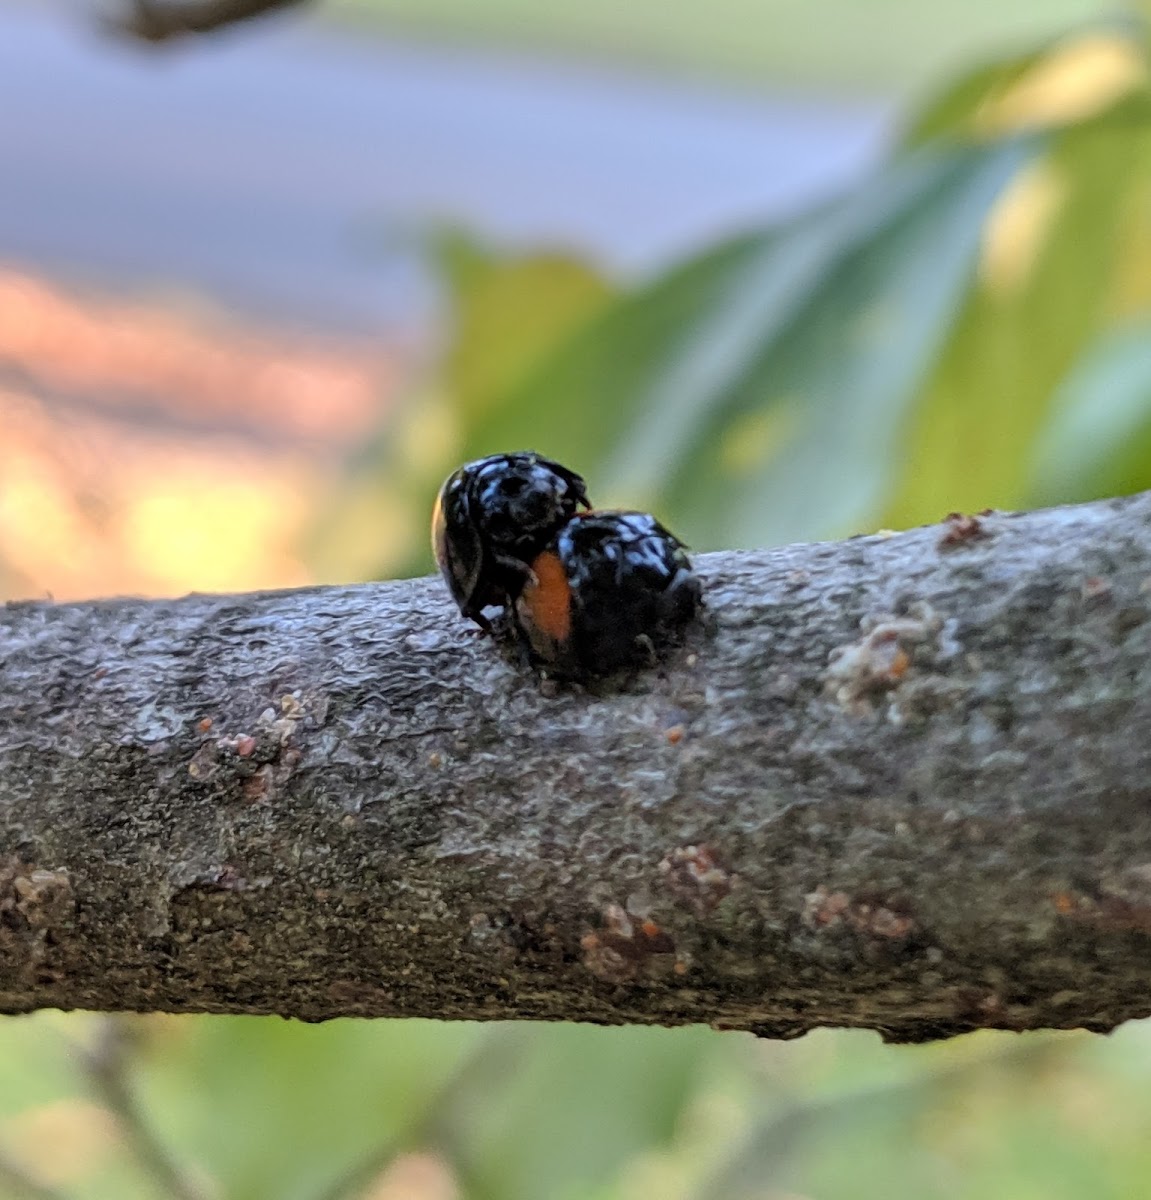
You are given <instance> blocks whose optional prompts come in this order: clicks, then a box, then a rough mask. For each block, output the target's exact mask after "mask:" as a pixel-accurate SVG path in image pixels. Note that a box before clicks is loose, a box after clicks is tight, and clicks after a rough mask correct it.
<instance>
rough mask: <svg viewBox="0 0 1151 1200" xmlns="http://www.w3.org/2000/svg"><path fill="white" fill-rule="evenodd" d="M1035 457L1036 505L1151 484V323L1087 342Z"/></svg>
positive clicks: (1033, 489) (1134, 489)
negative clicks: (1087, 344)
mask: <svg viewBox="0 0 1151 1200" xmlns="http://www.w3.org/2000/svg"><path fill="white" fill-rule="evenodd" d="M1053 410H1054V411H1053V416H1052V422H1051V425H1050V426H1049V427H1048V429H1047V430H1046V431H1045V433H1044V435H1043V437H1042V438H1041V440H1040V442H1039V445H1038V447H1037V449H1036V454H1035V473H1034V478H1033V482H1032V485H1031V488H1030V490H1029V497H1030V499H1031V501H1032V502H1033V503H1035V504H1056V503H1063V502H1067V501H1075V500H1091V499H1095V498H1096V497H1099V496H1114V495H1120V494H1123V493H1127V492H1137V491H1141V490H1142V489H1144V488H1149V487H1151V320H1145V321H1142V322H1140V323H1139V324H1136V325H1130V326H1127V327H1126V328H1124V329H1122V330H1119V331H1116V332H1113V333H1108V334H1105V335H1104V336H1103V337H1101V338H1100V339H1099V340H1098V341H1097V342H1095V343H1094V344H1093V345H1091V346H1090V347H1088V349H1087V351H1086V353H1085V354H1084V356H1083V358H1082V359H1081V361H1080V362H1079V363H1078V364H1077V365H1076V367H1075V368H1074V370H1072V372H1071V374H1070V376H1069V377H1068V378H1067V380H1066V381H1065V382H1064V384H1063V386H1062V387H1061V388H1060V389H1059V391H1058V393H1057V394H1056V397H1055V401H1054V404H1053Z"/></svg>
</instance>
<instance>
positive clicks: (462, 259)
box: [435, 230, 611, 437]
mask: <svg viewBox="0 0 1151 1200" xmlns="http://www.w3.org/2000/svg"><path fill="white" fill-rule="evenodd" d="M435 248H436V250H437V255H436V257H437V260H438V262H439V266H440V270H441V274H442V276H443V277H444V278H445V280H446V282H447V283H448V285H449V286H448V291H449V307H450V309H451V316H450V321H451V324H452V326H453V329H452V336H451V343H450V348H449V350H448V353H447V356H446V359H445V362H444V377H445V383H446V385H447V390H448V394H449V396H450V397H451V400H452V402H453V404H454V407H455V409H456V416H457V417H458V418H459V419H460V420H461V421H462V422H463V424H464V435H465V437H466V436H468V433H469V431H470V426H471V425H472V423H473V422H475V421H476V420H479V419H482V418H483V417H484V415H485V414H486V413H487V412H488V411H489V409H490V408H491V406H492V405H493V404H496V403H498V402H499V399H500V397H501V396H502V395H504V394H506V393H507V392H508V391H509V390H510V389H512V388H514V387H515V386H516V385H517V384H519V382H520V381H521V380H522V379H523V377H524V376H525V374H526V373H527V372H528V371H529V370H530V369H531V368H532V367H534V366H535V365H536V364H537V363H538V362H539V360H540V359H541V357H543V356H544V355H545V354H546V353H548V352H549V351H550V350H552V348H553V347H554V346H555V345H556V344H557V343H558V342H559V341H560V340H561V339H562V338H563V337H564V336H565V335H567V334H568V333H569V332H570V331H571V330H572V329H574V328H576V327H577V326H579V325H581V324H583V322H584V321H586V320H587V318H588V317H589V316H590V315H591V314H592V313H594V312H595V311H597V310H598V309H600V308H602V307H603V306H604V304H605V303H606V301H607V300H608V298H609V297H610V295H611V289H610V287H609V286H608V284H607V282H606V281H605V280H604V279H603V277H602V276H600V275H599V274H598V273H597V272H596V271H594V270H593V269H592V268H591V266H589V265H588V263H586V262H584V261H583V260H581V259H578V258H574V257H572V256H570V255H564V254H557V253H542V252H540V253H532V254H516V255H500V254H497V253H495V252H492V251H490V250H488V249H486V248H485V247H483V246H481V245H480V244H479V243H477V242H475V241H473V240H471V239H469V238H468V237H466V235H464V234H463V233H462V232H460V231H458V230H457V231H453V232H451V233H449V234H444V235H441V236H440V237H439V238H438V239H437V241H436V243H435Z"/></svg>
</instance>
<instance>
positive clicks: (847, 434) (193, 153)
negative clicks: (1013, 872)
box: [0, 0, 1151, 1200]
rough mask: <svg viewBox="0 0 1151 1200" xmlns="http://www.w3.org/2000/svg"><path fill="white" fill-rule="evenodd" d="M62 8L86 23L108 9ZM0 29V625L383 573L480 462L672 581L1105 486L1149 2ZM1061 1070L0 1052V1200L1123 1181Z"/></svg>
mask: <svg viewBox="0 0 1151 1200" xmlns="http://www.w3.org/2000/svg"><path fill="white" fill-rule="evenodd" d="M109 3H110V4H113V5H114V4H115V0H109ZM116 15H117V12H116V10H115V8H114V7H113V8H111V9H107V8H106V9H104V10H102V11H97V10H95V9H93V8H89V7H85V6H83V5H80V4H75V3H74V4H71V5H65V4H64V3H63V0H57V2H55V3H51V4H49V3H47V2H46V0H45V2H42V3H38V4H27V3H26V4H20V3H13V2H12V0H0V596H3V597H6V598H16V597H43V596H52V597H55V598H57V599H60V600H65V599H74V598H83V597H90V596H98V595H110V594H117V593H127V592H131V593H141V594H148V595H170V594H178V593H182V592H186V591H190V590H230V589H236V590H239V589H250V588H262V587H279V586H288V585H293V584H300V583H305V582H309V581H321V582H324V581H331V582H338V581H347V580H354V579H365V578H374V577H385V576H391V575H400V574H406V573H417V572H424V571H427V570H428V569H430V562H429V559H428V555H427V550H426V524H427V513H428V509H429V506H430V499H431V497H432V495H433V494H434V491H435V488H436V487H437V485H438V483H439V481H440V479H441V478H442V477H443V475H444V474H446V472H447V471H448V470H449V469H451V468H452V467H453V466H454V465H455V464H457V463H458V462H459V461H461V460H463V459H464V458H466V457H469V456H473V455H475V454H479V453H485V452H488V451H491V450H495V449H510V448H518V447H521V446H533V447H535V448H538V449H540V450H542V451H545V452H549V453H552V454H554V455H556V456H557V457H559V458H562V459H563V460H564V461H566V462H569V463H570V464H571V465H573V466H574V467H576V468H577V469H579V470H581V471H582V472H584V473H585V474H586V475H587V476H588V477H589V479H590V481H591V484H592V487H593V490H594V492H595V494H596V495H597V496H600V497H605V498H606V499H607V500H608V501H609V502H619V503H622V504H627V505H632V506H642V507H647V508H652V509H653V510H654V511H656V512H657V513H658V514H660V515H661V516H662V517H664V518H666V519H667V521H668V523H669V524H671V526H672V527H673V528H674V529H676V530H677V532H681V533H682V534H683V535H684V536H685V537H686V538H687V539H688V540H689V541H690V542H691V544H692V545H693V546H695V547H696V548H697V549H711V548H720V547H725V546H728V547H730V546H761V545H771V544H774V543H779V542H783V541H788V540H793V539H806V538H820V537H834V536H842V535H845V534H850V533H853V532H858V531H869V530H874V529H877V528H882V527H892V528H898V527H903V526H907V525H911V524H915V523H920V522H926V521H934V520H938V519H939V518H941V517H942V516H943V515H944V514H945V513H947V512H949V511H952V510H978V509H982V508H984V507H1004V508H1006V507H1022V506H1032V505H1038V504H1047V503H1055V502H1061V501H1071V500H1079V499H1086V498H1089V497H1093V496H1098V495H1107V494H1115V493H1118V492H1124V491H1131V490H1136V489H1140V488H1146V487H1151V336H1149V335H1151V82H1149V75H1148V54H1149V50H1151V32H1149V26H1148V20H1149V19H1151V6H1148V7H1144V6H1142V5H1140V4H1136V3H1131V4H1127V5H1126V6H1124V5H1121V4H1120V3H1118V0H1115V2H1104V0H995V2H992V0H931V2H930V3H924V0H867V2H866V3H864V2H862V0H709V3H707V4H697V3H694V2H693V0H631V3H629V4H627V5H621V4H618V3H608V2H607V0H585V2H584V3H581V4H579V5H555V4H540V3H538V2H535V0H332V2H331V3H329V4H328V5H327V6H326V7H316V8H315V9H313V10H306V9H299V10H293V11H292V12H291V13H289V14H284V15H281V16H278V17H276V18H273V19H268V20H265V21H261V22H256V23H253V24H251V25H249V26H245V27H242V28H236V29H232V30H225V31H223V32H221V33H219V34H216V35H213V36H210V37H203V38H195V39H188V40H185V41H182V42H179V43H177V44H173V45H166V46H162V47H146V46H143V45H140V44H133V43H132V42H130V41H129V40H128V39H126V38H123V37H118V36H116V35H114V34H113V33H111V32H109V30H108V27H107V23H106V18H107V17H109V16H112V17H115V16H116ZM1149 1083H1151V1026H1148V1025H1146V1024H1140V1023H1132V1024H1129V1025H1128V1026H1126V1027H1125V1028H1123V1029H1122V1030H1120V1031H1118V1032H1117V1033H1116V1034H1114V1035H1113V1036H1111V1037H1110V1038H1100V1037H1094V1036H1089V1035H1084V1034H1077V1033H1061V1034H1026V1035H1015V1034H1009V1033H991V1032H987V1033H982V1034H975V1035H971V1036H968V1037H965V1038H962V1039H958V1040H956V1041H954V1042H951V1043H948V1044H945V1045H941V1046H936V1047H922V1048H909V1047H887V1046H884V1045H882V1044H881V1043H880V1041H879V1040H878V1038H877V1037H876V1036H875V1035H873V1034H870V1033H866V1032H844V1031H823V1032H819V1033H815V1034H811V1035H808V1036H807V1037H806V1038H803V1039H802V1040H800V1041H798V1042H794V1043H787V1044H783V1043H768V1042H764V1043H758V1042H756V1041H755V1040H754V1039H752V1038H750V1037H748V1036H745V1035H742V1034H735V1033H720V1032H715V1031H712V1030H708V1029H687V1030H648V1029H623V1030H616V1029H611V1030H601V1029H595V1028H586V1027H579V1026H556V1027H550V1026H533V1025H526V1024H525V1025H519V1024H510V1025H504V1026H491V1027H479V1026H471V1025H463V1024H442V1023H435V1022H426V1021H396V1022H382V1021H381V1022H371V1023H367V1022H353V1021H335V1022H331V1023H329V1024H327V1025H324V1026H319V1027H307V1026H302V1025H298V1024H294V1023H288V1022H282V1021H279V1020H275V1019H254V1018H252V1019H244V1018H168V1017H148V1018H131V1017H129V1018H116V1019H107V1018H101V1017H96V1016H92V1015H85V1014H70V1015H64V1014H53V1013H47V1014H38V1015H36V1016H31V1017H12V1018H3V1019H0V1196H4V1197H8V1196H11V1197H17V1198H19V1200H25V1198H27V1197H32V1198H33V1200H37V1198H39V1200H45V1198H56V1200H63V1198H75V1200H107V1198H112V1197H116V1198H120V1197H145V1198H151V1197H155V1198H161V1200H162V1198H165V1197H167V1198H172V1200H224V1198H227V1200H641V1198H642V1200H649V1198H655V1200H729V1198H730V1200H753V1198H758V1200H804V1198H808V1200H840V1198H842V1200H849V1198H850V1200H867V1198H870V1197H875V1198H877V1200H878V1198H880V1197H882V1198H884V1200H891V1198H896V1197H908V1198H914V1200H933V1198H935V1197H939V1198H941V1200H943V1198H945V1200H967V1198H971V1200H975V1198H980V1200H982V1198H984V1197H1004V1198H1009V1200H1031V1198H1036V1200H1038V1198H1040V1197H1042V1198H1044V1200H1050V1198H1062V1197H1066V1198H1069V1200H1070V1198H1073V1197H1074V1198H1081V1197H1091V1198H1096V1197H1099V1198H1112V1197H1113V1198H1115V1200H1126V1198H1142V1197H1146V1196H1148V1195H1151V1087H1149Z"/></svg>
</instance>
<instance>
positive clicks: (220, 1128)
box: [141, 1017, 482, 1200]
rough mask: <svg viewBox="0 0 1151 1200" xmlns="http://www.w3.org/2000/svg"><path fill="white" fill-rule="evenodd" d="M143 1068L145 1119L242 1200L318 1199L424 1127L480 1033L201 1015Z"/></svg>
mask: <svg viewBox="0 0 1151 1200" xmlns="http://www.w3.org/2000/svg"><path fill="white" fill-rule="evenodd" d="M184 1022H185V1023H184V1024H182V1025H180V1026H179V1029H178V1031H176V1030H175V1029H173V1032H174V1034H175V1036H173V1037H172V1039H171V1040H170V1041H169V1043H168V1044H167V1045H166V1046H165V1047H164V1050H165V1052H164V1053H163V1055H161V1056H157V1057H154V1058H152V1059H150V1060H148V1061H147V1062H146V1063H145V1064H144V1068H143V1070H142V1080H141V1082H142V1084H143V1086H144V1087H145V1089H146V1090H145V1096H146V1098H147V1101H148V1103H147V1105H146V1107H147V1111H148V1112H149V1113H151V1114H154V1115H155V1118H156V1120H157V1123H158V1128H159V1130H160V1133H161V1134H162V1136H163V1137H164V1138H165V1139H166V1140H168V1141H170V1142H171V1144H172V1145H173V1146H174V1147H175V1148H176V1149H177V1150H178V1152H179V1154H180V1156H181V1158H183V1159H186V1160H188V1161H191V1162H195V1163H198V1164H201V1165H202V1166H203V1167H204V1168H205V1169H206V1170H207V1171H208V1172H209V1174H210V1175H211V1176H212V1177H214V1178H215V1179H217V1180H218V1181H219V1182H220V1185H221V1192H222V1194H224V1195H227V1196H229V1197H231V1198H232V1200H267V1197H270V1196H274V1197H276V1200H311V1198H312V1197H314V1196H316V1195H318V1194H321V1193H322V1192H323V1191H324V1190H326V1189H328V1188H330V1187H331V1186H332V1184H333V1183H334V1182H335V1181H336V1180H338V1179H340V1178H342V1177H343V1176H344V1175H345V1174H346V1173H347V1171H348V1170H349V1168H350V1167H351V1166H353V1165H354V1164H356V1163H358V1162H360V1161H361V1160H362V1159H363V1158H364V1156H366V1155H368V1154H369V1153H370V1152H371V1151H372V1150H373V1148H376V1147H378V1146H380V1145H382V1144H386V1143H388V1142H391V1141H393V1140H395V1139H399V1138H402V1137H403V1136H404V1134H405V1133H406V1132H407V1131H408V1130H410V1129H412V1128H414V1127H416V1126H417V1125H418V1123H419V1122H420V1120H421V1119H422V1117H423V1115H424V1113H425V1111H426V1110H427V1108H428V1106H429V1105H431V1104H432V1103H434V1102H435V1101H436V1100H437V1097H438V1095H439V1091H440V1088H441V1087H442V1085H443V1084H444V1082H445V1081H446V1080H448V1079H450V1078H451V1077H452V1075H453V1072H454V1070H455V1069H456V1067H457V1064H458V1063H459V1062H460V1060H461V1057H462V1056H463V1055H464V1054H466V1053H468V1052H469V1050H470V1048H471V1046H472V1045H473V1043H476V1042H477V1041H478V1040H479V1038H480V1036H481V1032H482V1030H481V1028H480V1027H478V1026H474V1025H465V1024H460V1023H456V1024H449V1023H445V1022H435V1021H416V1020H410V1021H355V1020H338V1021H329V1022H327V1023H326V1024H323V1025H302V1024H299V1023H298V1022H289V1021H282V1020H279V1019H277V1018H274V1017H201V1018H197V1019H195V1020H194V1021H193V1020H192V1019H190V1018H184Z"/></svg>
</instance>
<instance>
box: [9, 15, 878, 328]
mask: <svg viewBox="0 0 1151 1200" xmlns="http://www.w3.org/2000/svg"><path fill="white" fill-rule="evenodd" d="M890 115H891V109H890V106H889V105H885V104H883V103H881V102H877V101H867V102H858V103H847V102H844V101H842V100H840V101H832V100H822V99H817V98H815V97H808V98H806V99H804V100H798V99H794V98H787V97H783V96H780V97H774V98H773V97H768V96H757V95H751V94H741V93H739V92H736V91H724V90H722V89H719V88H704V87H702V86H691V85H687V84H676V83H674V82H670V81H668V82H661V81H659V80H656V79H654V78H649V77H640V76H636V77H631V76H629V75H627V74H626V73H624V72H622V71H620V70H618V69H617V70H610V71H609V70H607V69H598V68H595V67H593V66H590V65H589V66H583V67H578V66H575V65H566V66H557V65H556V64H554V63H546V64H545V63H541V62H537V61H533V60H531V59H529V58H522V57H513V56H509V55H496V54H494V53H493V52H490V51H487V52H484V51H478V50H477V51H470V52H469V51H464V50H460V49H447V48H436V47H434V46H431V45H427V44H423V45H420V44H415V43H403V42H398V41H385V40H379V41H372V40H369V39H368V38H367V37H366V36H365V35H364V34H362V33H361V34H360V35H359V37H358V39H357V38H355V37H353V36H352V35H351V34H343V35H341V34H338V33H332V32H330V31H327V30H322V29H320V28H318V27H317V26H316V25H315V24H314V23H306V22H305V23H300V22H297V21H296V20H293V19H287V20H283V19H281V20H277V21H273V22H266V23H262V24H258V25H254V26H251V27H249V28H246V29H244V30H240V31H236V32H233V33H230V34H229V35H227V36H224V37H218V38H216V39H204V40H203V41H201V42H199V43H196V44H189V45H187V46H180V47H174V48H171V49H168V50H163V51H161V52H159V53H157V52H156V51H154V50H149V49H147V48H139V47H136V46H130V45H123V44H119V43H116V42H113V41H111V40H110V39H108V38H106V37H98V36H96V35H95V34H94V32H93V30H92V28H91V25H90V23H88V22H86V21H85V20H84V19H83V18H82V17H79V16H78V15H77V14H76V12H75V11H72V12H67V11H64V10H48V9H19V8H15V9H4V8H0V164H3V177H4V180H5V185H4V193H5V194H4V198H3V204H2V207H0V259H6V260H7V261H8V262H9V263H18V264H22V265H25V266H29V267H34V268H39V269H44V270H48V271H50V272H52V273H54V274H57V275H59V276H61V277H64V278H68V277H81V278H87V279H94V280H98V281H100V282H102V283H111V284H114V285H117V286H135V287H138V288H145V289H151V290H153V291H155V290H157V289H160V290H167V291H172V290H175V289H181V290H188V289H193V290H196V291H202V292H203V293H205V294H207V295H209V296H211V297H213V298H215V299H217V300H220V301H222V302H224V303H226V304H230V305H233V306H236V307H238V308H239V309H240V310H241V311H248V312H253V313H257V314H259V315H262V316H267V317H269V318H273V319H277V320H285V321H293V322H299V323H303V324H305V325H308V326H311V327H319V328H327V329H334V330H341V331H356V332H361V333H362V332H366V331H369V330H375V329H379V328H380V326H381V324H388V325H392V326H395V325H400V326H407V325H408V324H409V323H411V322H413V321H415V322H417V323H418V322H419V321H420V320H421V319H423V318H426V313H427V304H428V293H427V289H426V287H421V285H420V275H419V273H418V271H416V270H415V264H414V260H413V252H414V250H415V247H416V240H417V238H418V235H419V234H420V231H421V230H422V229H426V228H427V227H428V226H429V225H430V224H432V223H435V222H446V223H449V224H459V225H461V226H463V227H465V228H467V229H470V230H473V231H476V232H478V233H480V234H482V235H486V236H489V237H492V238H495V239H497V240H499V241H500V242H502V243H504V244H517V245H535V244H539V243H545V244H552V245H560V246H565V247H570V248H573V249H576V250H579V251H582V252H584V253H588V254H592V255H595V256H596V257H599V258H601V259H603V260H604V261H605V262H606V263H608V264H610V265H611V266H613V267H614V268H616V269H617V270H619V269H623V270H642V269H645V268H651V267H653V266H654V265H656V264H659V263H662V262H664V261H666V260H668V259H670V258H672V257H674V256H675V255H677V254H680V253H683V252H685V251H686V250H687V249H688V248H690V247H692V246H694V245H697V244H700V243H702V242H703V241H704V240H706V239H709V238H712V237H714V236H717V235H719V234H721V233H723V232H726V231H728V230H731V229H733V228H739V227H742V226H744V225H746V224H749V223H751V222H757V221H760V220H762V219H763V218H764V217H765V216H776V215H779V214H782V213H784V212H789V211H794V210H795V209H796V208H797V207H799V206H801V205H803V204H806V203H810V202H811V201H812V199H814V198H816V197H819V196H823V195H826V194H827V193H828V192H829V191H831V190H833V189H835V188H836V187H837V186H842V185H843V184H844V183H845V182H846V181H848V180H849V179H851V178H852V177H854V176H856V175H857V174H858V173H859V172H860V171H861V170H863V169H864V168H865V167H866V166H867V165H868V164H869V163H871V162H873V161H874V160H875V159H876V157H877V155H878V154H879V153H880V150H881V146H882V143H883V137H884V132H885V130H886V128H887V126H888V124H889V118H890Z"/></svg>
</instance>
